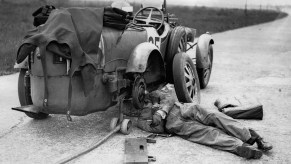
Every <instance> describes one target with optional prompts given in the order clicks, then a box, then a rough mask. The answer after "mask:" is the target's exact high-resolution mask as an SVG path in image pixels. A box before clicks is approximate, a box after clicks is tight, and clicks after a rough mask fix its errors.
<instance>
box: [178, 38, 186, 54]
mask: <svg viewBox="0 0 291 164" xmlns="http://www.w3.org/2000/svg"><path fill="white" fill-rule="evenodd" d="M184 51H185V46H184V40H183V36H182V38H181V40H180V42H179V45H178V52H177V53H179V52H184Z"/></svg>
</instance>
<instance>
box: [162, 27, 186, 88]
mask: <svg viewBox="0 0 291 164" xmlns="http://www.w3.org/2000/svg"><path fill="white" fill-rule="evenodd" d="M186 48H187V40H186V31H185V28H184V27H182V26H177V27H175V28H174V29H173V30H172V32H171V34H170V39H169V42H168V45H167V54H166V64H167V67H166V69H167V81H168V82H169V83H173V76H172V75H173V70H172V68H173V65H172V63H173V59H174V56H175V55H176V54H177V53H179V52H186Z"/></svg>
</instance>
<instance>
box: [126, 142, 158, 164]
mask: <svg viewBox="0 0 291 164" xmlns="http://www.w3.org/2000/svg"><path fill="white" fill-rule="evenodd" d="M147 141H148V140H147V138H144V137H140V138H127V139H125V143H124V163H125V164H147V163H148V162H154V161H156V158H155V157H154V156H148V149H147V143H148V142H147Z"/></svg>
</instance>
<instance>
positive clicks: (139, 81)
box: [132, 76, 146, 109]
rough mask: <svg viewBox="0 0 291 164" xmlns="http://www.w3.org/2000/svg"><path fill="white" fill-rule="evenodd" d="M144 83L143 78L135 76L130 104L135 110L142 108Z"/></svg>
mask: <svg viewBox="0 0 291 164" xmlns="http://www.w3.org/2000/svg"><path fill="white" fill-rule="evenodd" d="M145 91H146V83H145V80H144V78H142V77H140V76H137V77H136V78H135V80H134V83H133V87H132V104H133V106H134V107H135V108H136V109H142V108H143V106H144V99H145Z"/></svg>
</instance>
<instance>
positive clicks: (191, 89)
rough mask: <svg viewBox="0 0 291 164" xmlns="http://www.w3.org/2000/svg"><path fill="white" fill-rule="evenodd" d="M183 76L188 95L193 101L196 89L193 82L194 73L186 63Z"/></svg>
mask: <svg viewBox="0 0 291 164" xmlns="http://www.w3.org/2000/svg"><path fill="white" fill-rule="evenodd" d="M184 76H185V82H186V89H187V91H188V94H189V95H190V97H191V99H194V97H195V96H196V95H197V92H198V88H197V83H196V80H195V74H194V71H193V70H192V68H191V65H190V64H189V63H186V64H185V66H184Z"/></svg>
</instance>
